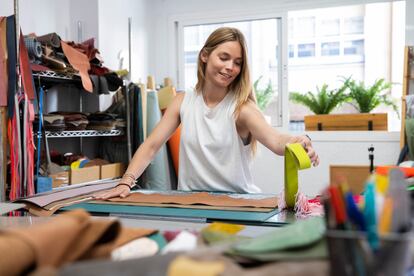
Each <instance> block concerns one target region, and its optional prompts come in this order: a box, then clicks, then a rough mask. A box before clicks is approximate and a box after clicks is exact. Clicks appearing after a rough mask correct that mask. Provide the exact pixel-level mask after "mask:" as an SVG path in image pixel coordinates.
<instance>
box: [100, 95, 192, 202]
mask: <svg viewBox="0 0 414 276" xmlns="http://www.w3.org/2000/svg"><path fill="white" fill-rule="evenodd" d="M183 99H184V94H178V95H177V96H176V97H175V98H174V100H173V101H172V103H171V104H170V106H169V107H168V108H167V110H166V111H165V113H164V115H163V116H162V118H161V121H160V122H159V123H158V124H157V126H156V127H155V128H154V130H153V131H152V132H151V134H150V135H149V136H148V138H147V139H146V140H145V141H144V143H143V144H142V145H141V146H140V147H139V148H138V150H137V151H136V152H135V154H134V156H133V158H132V160H131V162H130V163H129V165H128V168H127V170H126V172H125V174H124V177H123V179H122V180H121V182H120V183H122V184H123V185H119V186H117V187H115V188H113V189H111V190H108V191H103V192H100V193H97V194H96V195H95V198H97V199H108V198H111V197H116V196H121V197H125V196H127V195H128V194H129V191H130V188H129V187H128V186H131V185H132V184H133V183H131V182H133V180H135V179H136V178H138V177H139V176H140V175H141V174H142V172H143V171H144V170H145V168H146V167H147V166H148V165H149V163H150V162H151V160H152V159H153V158H154V156H155V154H156V153H157V152H158V150H159V149H160V148H161V146H162V145H163V144H164V143H165V142H166V141H167V140H168V139H169V138H170V137H171V135H172V134H173V133H174V131H175V130H176V129H177V127H178V126H179V125H180V107H181V103H182V101H183ZM126 176H127V177H126ZM125 182H128V183H125ZM124 184H126V185H124Z"/></svg>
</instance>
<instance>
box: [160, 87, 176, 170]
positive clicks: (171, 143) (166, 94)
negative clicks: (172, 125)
mask: <svg viewBox="0 0 414 276" xmlns="http://www.w3.org/2000/svg"><path fill="white" fill-rule="evenodd" d="M175 96H176V91H175V88H173V87H172V86H168V87H164V88H162V89H160V90H159V91H158V97H159V98H160V103H159V105H160V109H161V112H162V113H163V114H164V112H165V110H166V109H167V107H168V106H169V105H170V104H171V102H172V101H173V100H174V97H175ZM180 137H181V125H180V126H178V128H177V129H176V130H175V131H174V133H173V134H172V135H171V137H170V139H168V142H167V144H168V149H169V152H170V155H171V159H172V161H173V166H174V170H175V175H176V176H178V167H179V155H180Z"/></svg>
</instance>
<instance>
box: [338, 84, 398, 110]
mask: <svg viewBox="0 0 414 276" xmlns="http://www.w3.org/2000/svg"><path fill="white" fill-rule="evenodd" d="M343 83H344V86H345V87H347V88H348V89H349V92H348V95H349V101H350V104H352V105H353V106H354V107H355V108H356V109H357V110H358V111H359V112H361V113H370V112H371V111H372V110H373V109H374V108H376V107H377V106H379V105H381V104H384V105H387V106H391V107H392V108H393V109H394V111H395V112H396V113H397V115H398V117H399V112H398V107H397V105H396V104H395V103H394V102H393V100H392V99H391V95H390V94H389V93H387V91H388V90H389V89H390V88H391V86H392V84H391V83H390V82H385V80H384V79H379V80H376V81H375V82H374V84H373V85H372V86H365V83H364V82H363V81H360V82H356V81H355V80H351V78H347V79H344V81H343Z"/></svg>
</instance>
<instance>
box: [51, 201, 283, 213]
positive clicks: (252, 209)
mask: <svg viewBox="0 0 414 276" xmlns="http://www.w3.org/2000/svg"><path fill="white" fill-rule="evenodd" d="M88 203H98V204H114V203H116V204H122V205H131V206H146V207H164V208H190V209H201V210H222V211H223V210H225V211H242V212H270V211H273V210H274V209H275V208H274V207H272V208H262V207H260V208H257V207H224V206H209V205H200V204H197V205H196V204H193V205H182V204H172V203H140V202H122V203H119V202H111V201H104V200H92V201H90V202H88ZM61 207H62V206H61ZM61 207H59V208H61ZM55 208H56V207H52V209H51V210H53V212H55ZM59 208H57V209H56V210H58V209H59ZM45 214H46V213H45Z"/></svg>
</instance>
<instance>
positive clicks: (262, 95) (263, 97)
mask: <svg viewBox="0 0 414 276" xmlns="http://www.w3.org/2000/svg"><path fill="white" fill-rule="evenodd" d="M262 77H263V76H260V77H259V78H258V79H257V80H256V81H255V82H254V83H253V89H254V92H255V94H256V101H257V106H258V107H259V109H260V110H261V111H264V110H265V109H266V107H267V105H268V104H269V103H270V101H271V100H272V98H273V95H274V94H273V88H272V82H271V80H270V79H269V82H268V83H267V86H266V87H265V88H263V89H262V88H259V87H258V86H259V82H260V80H261V79H262Z"/></svg>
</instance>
